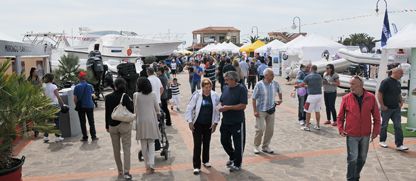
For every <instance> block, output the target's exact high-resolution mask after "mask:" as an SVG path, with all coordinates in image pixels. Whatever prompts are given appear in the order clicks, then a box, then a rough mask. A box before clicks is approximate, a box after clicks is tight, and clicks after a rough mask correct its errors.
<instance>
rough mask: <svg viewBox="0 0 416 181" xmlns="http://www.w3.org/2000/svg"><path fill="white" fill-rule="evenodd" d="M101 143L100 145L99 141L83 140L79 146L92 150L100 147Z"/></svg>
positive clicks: (85, 149) (82, 148)
mask: <svg viewBox="0 0 416 181" xmlns="http://www.w3.org/2000/svg"><path fill="white" fill-rule="evenodd" d="M100 148H101V147H100V145H98V143H97V141H92V142H83V143H82V145H81V146H80V147H79V149H80V150H82V151H92V150H97V149H100Z"/></svg>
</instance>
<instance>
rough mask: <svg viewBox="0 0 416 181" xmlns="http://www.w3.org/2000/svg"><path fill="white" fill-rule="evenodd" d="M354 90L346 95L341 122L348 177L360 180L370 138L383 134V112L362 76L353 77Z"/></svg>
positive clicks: (340, 116)
mask: <svg viewBox="0 0 416 181" xmlns="http://www.w3.org/2000/svg"><path fill="white" fill-rule="evenodd" d="M350 89H351V92H350V93H349V94H347V95H345V96H344V97H342V102H341V106H340V110H339V114H338V118H337V124H338V130H339V134H340V135H341V136H343V137H346V138H347V152H348V158H347V161H348V169H347V180H359V179H360V172H361V170H362V168H363V166H364V164H365V160H366V159H367V153H368V146H369V144H370V138H371V140H373V139H374V138H376V137H377V136H378V134H379V133H380V112H379V108H378V105H377V101H376V98H375V96H374V95H373V94H372V93H370V92H368V91H366V90H364V88H363V81H362V79H361V78H360V77H358V76H355V77H353V79H352V80H351V81H350ZM370 136H371V137H370Z"/></svg>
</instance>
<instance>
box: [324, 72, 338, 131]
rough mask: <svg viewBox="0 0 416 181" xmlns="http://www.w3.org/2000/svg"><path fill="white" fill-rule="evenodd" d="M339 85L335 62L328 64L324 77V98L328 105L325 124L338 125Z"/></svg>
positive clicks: (326, 105)
mask: <svg viewBox="0 0 416 181" xmlns="http://www.w3.org/2000/svg"><path fill="white" fill-rule="evenodd" d="M338 86H339V76H338V74H337V73H335V68H334V65H333V64H328V65H327V66H326V71H325V73H324V77H323V87H324V100H325V107H326V117H327V121H326V122H325V123H324V124H331V115H332V126H337V111H336V109H335V100H336V99H337V87H338Z"/></svg>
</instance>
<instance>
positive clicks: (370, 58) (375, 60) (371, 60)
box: [338, 48, 393, 65]
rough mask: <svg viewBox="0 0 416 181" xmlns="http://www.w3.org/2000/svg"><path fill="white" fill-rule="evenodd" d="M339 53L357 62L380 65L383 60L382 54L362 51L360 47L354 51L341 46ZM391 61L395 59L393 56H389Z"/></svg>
mask: <svg viewBox="0 0 416 181" xmlns="http://www.w3.org/2000/svg"><path fill="white" fill-rule="evenodd" d="M338 55H339V56H340V57H342V58H344V59H347V60H348V61H350V62H352V63H356V64H371V65H379V64H380V60H381V54H373V53H361V51H360V50H359V49H358V50H354V51H352V50H348V49H345V48H341V49H339V51H338ZM389 61H393V57H389Z"/></svg>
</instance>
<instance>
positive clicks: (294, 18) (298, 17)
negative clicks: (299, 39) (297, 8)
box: [293, 16, 301, 33]
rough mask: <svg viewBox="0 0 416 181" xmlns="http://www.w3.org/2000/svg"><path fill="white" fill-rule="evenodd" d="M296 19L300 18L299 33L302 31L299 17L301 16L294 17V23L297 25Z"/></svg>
mask: <svg viewBox="0 0 416 181" xmlns="http://www.w3.org/2000/svg"><path fill="white" fill-rule="evenodd" d="M296 19H298V22H299V27H298V28H299V33H300V32H301V24H300V18H299V16H295V17H293V24H294V25H296V23H295V20H296Z"/></svg>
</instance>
